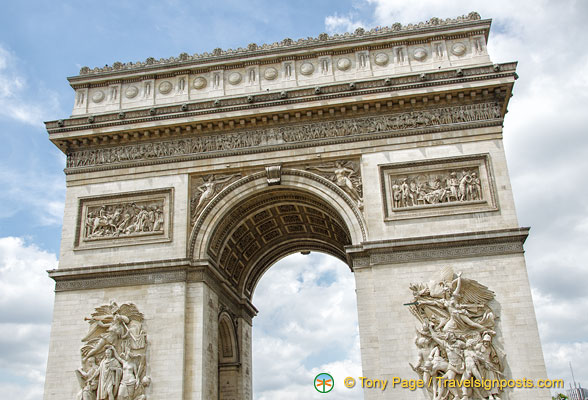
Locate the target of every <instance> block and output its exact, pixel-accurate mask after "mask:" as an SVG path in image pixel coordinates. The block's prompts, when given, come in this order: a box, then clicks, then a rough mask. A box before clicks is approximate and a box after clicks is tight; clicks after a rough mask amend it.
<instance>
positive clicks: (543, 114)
mask: <svg viewBox="0 0 588 400" xmlns="http://www.w3.org/2000/svg"><path fill="white" fill-rule="evenodd" d="M472 10H476V11H478V12H480V14H481V15H482V17H483V18H493V20H494V22H493V28H492V33H491V36H490V42H489V52H490V56H491V58H492V59H493V61H494V62H507V61H513V60H518V61H519V67H518V73H519V75H520V77H521V78H520V79H519V80H518V81H517V83H516V85H515V91H514V97H513V98H512V100H511V103H510V106H509V111H510V112H509V114H508V115H507V117H506V121H505V130H504V135H505V149H506V154H507V160H508V163H509V169H510V173H511V179H512V185H513V191H514V195H515V201H516V206H517V211H518V215H519V220H520V225H521V226H531V227H532V231H531V236H530V238H529V239H528V241H527V244H526V251H527V252H526V257H527V263H528V269H529V277H530V280H531V284H532V286H533V295H534V301H535V304H536V313H537V318H538V321H539V325H540V333H541V337H542V342H543V347H544V353H545V359H546V362H547V366H548V371H549V374H550V376H551V377H554V378H558V377H563V378H565V379H566V380H568V379H569V375H570V374H569V371H568V367H567V363H568V361H572V363H573V364H574V366H575V367H576V378H577V379H578V380H580V381H583V382H585V384H586V385H587V386H588V366H586V362H585V360H586V359H588V339H586V338H588V315H586V313H583V312H581V311H580V310H585V309H588V294H587V293H588V291H587V290H586V282H588V268H587V265H586V261H585V260H586V259H588V249H587V246H586V245H585V243H586V242H587V240H586V239H587V235H588V189H587V188H586V185H585V181H586V175H587V173H588V136H587V135H586V127H587V126H588V113H586V109H588V96H587V93H588V90H587V89H588V54H587V53H586V51H585V50H584V48H585V45H584V44H585V43H586V42H588V29H587V28H585V27H584V25H585V18H586V17H588V4H586V2H582V1H573V0H562V1H547V0H521V1H517V2H512V1H506V0H499V1H494V2H487V1H485V2H477V1H466V0H453V1H443V2H440V1H436V0H422V1H413V2H406V1H397V0H355V1H340V0H339V1H295V2H276V1H262V0H257V1H248V2H242V1H219V0H217V1H197V2H195V1H175V0H168V1H146V0H143V1H130V0H121V1H100V2H91V1H26V0H25V1H20V2H17V1H4V2H3V4H2V12H1V13H0V135H1V139H2V142H1V143H2V145H1V146H0V185H1V187H2V189H1V190H0V393H3V395H4V396H5V397H7V398H10V397H12V398H19V399H25V400H26V399H40V398H41V397H42V384H43V376H44V368H45V365H44V363H45V362H46V353H47V343H48V334H49V324H50V320H51V308H52V287H53V283H52V281H51V280H50V279H49V278H47V277H46V273H45V270H46V269H50V268H54V267H55V266H56V265H57V258H58V254H59V240H60V236H61V218H62V213H63V200H64V195H65V184H64V175H63V172H62V170H63V168H64V165H65V158H64V156H63V155H62V154H61V152H59V151H58V150H57V149H56V148H55V147H54V146H53V145H52V144H51V143H50V142H49V140H48V138H47V134H46V132H45V130H44V127H43V124H42V121H44V120H54V119H59V118H64V117H67V116H69V115H70V113H71V109H72V106H73V98H74V96H73V91H72V89H71V88H70V87H69V85H68V83H67V80H66V77H67V76H72V75H76V74H77V73H78V71H79V68H80V67H81V66H84V65H87V66H90V67H95V66H103V65H105V64H112V63H114V62H115V61H121V62H128V61H132V62H134V61H139V60H145V59H146V58H147V57H155V58H161V57H166V58H167V57H170V56H177V55H179V54H180V53H182V52H187V53H201V52H204V51H211V50H213V49H214V48H216V47H221V48H224V49H227V48H236V47H246V46H247V45H248V44H249V43H252V42H254V43H258V44H262V43H271V42H275V41H279V40H282V39H284V38H286V37H290V38H292V39H298V38H301V37H307V36H317V35H318V34H319V33H321V32H329V33H334V32H344V31H352V30H354V29H355V28H356V27H358V26H363V27H366V28H371V27H373V26H377V25H391V24H392V23H394V22H402V23H414V22H419V21H425V20H427V19H429V18H431V17H433V16H437V17H442V18H447V17H455V16H458V15H462V14H467V13H468V12H469V11H472ZM300 265H304V267H303V268H300ZM284 277H288V278H289V279H290V280H284V279H285V278H284ZM296 282H298V284H297V283H296ZM301 283H304V285H302V286H297V285H299V284H301ZM280 285H283V286H280ZM275 287H283V288H285V289H284V290H286V289H288V288H289V290H292V293H293V295H292V296H291V297H290V298H289V301H288V302H287V303H284V302H281V301H280V302H278V301H276V298H278V297H279V292H275V290H274V289H275ZM353 289H354V287H353V275H352V274H351V273H349V271H348V269H347V267H346V266H345V265H343V264H340V263H338V262H337V261H335V260H334V259H332V258H328V257H326V256H320V255H311V256H308V257H306V258H304V257H302V256H295V257H294V258H292V257H290V258H286V259H284V260H283V261H282V262H280V265H279V266H276V267H275V268H272V269H271V270H270V271H269V272H268V274H267V275H266V276H264V278H263V279H262V281H261V283H260V286H259V288H258V291H257V292H256V295H255V298H254V301H255V304H256V305H257V306H258V308H260V310H261V313H260V316H259V317H257V318H256V320H255V331H254V335H255V336H254V337H255V341H254V346H257V348H255V347H254V354H255V359H254V365H255V370H254V376H258V375H260V373H258V372H259V371H263V370H264V368H265V370H266V371H267V370H268V368H271V365H272V364H271V357H270V355H271V354H272V352H274V353H273V354H274V355H275V351H278V350H277V349H282V348H283V351H282V352H281V353H279V354H280V356H281V357H283V358H287V362H284V365H285V367H284V368H281V369H279V370H275V372H274V373H275V374H276V376H277V377H278V378H279V379H278V382H282V386H281V388H282V390H280V391H277V389H276V388H275V387H269V386H267V385H266V384H264V382H261V381H259V380H256V381H255V384H254V386H255V394H256V398H257V399H258V400H264V399H270V398H271V399H272V400H275V399H280V398H293V397H292V396H296V395H297V394H300V393H302V392H300V390H305V389H303V388H305V387H309V385H307V384H306V382H312V379H313V378H314V376H316V374H317V373H318V372H320V371H319V370H318V369H319V368H324V367H325V366H329V368H332V369H333V370H335V371H359V370H358V368H360V364H359V359H358V354H359V353H358V343H357V333H356V330H357V327H356V325H357V322H356V317H354V318H355V320H354V319H353V318H351V319H349V318H348V316H349V314H353V313H355V309H354V307H355V300H354V290H353ZM300 293H303V294H304V295H303V296H302V295H300ZM300 298H306V299H307V300H306V301H308V299H311V300H312V301H318V302H320V303H322V304H339V305H344V307H343V306H341V307H343V308H344V309H345V310H350V311H348V312H347V313H346V314H345V315H343V314H341V315H334V316H333V318H334V319H333V320H332V321H331V325H333V326H334V327H333V328H330V330H327V332H325V335H326V337H328V336H329V335H341V336H343V337H344V339H342V340H341V341H339V342H336V343H333V344H332V345H333V346H334V347H332V348H331V350H330V351H328V352H326V353H325V354H324V355H321V357H313V358H311V359H307V358H302V357H299V356H297V354H298V353H299V350H300V349H301V348H307V347H308V346H310V339H309V337H310V336H309V335H308V332H312V331H313V329H316V326H314V325H313V324H315V323H316V321H314V320H312V319H308V318H305V304H307V303H305V302H304V301H303V302H302V303H297V302H298V301H299V299H300ZM280 307H283V308H280ZM278 316H279V318H278ZM272 319H273V321H275V320H276V319H277V320H279V321H280V324H275V323H270V321H272ZM354 321H355V322H354ZM331 337H332V336H331ZM325 340H326V339H325ZM325 343H326V342H325ZM319 344H320V343H319ZM280 346H281V347H280ZM258 349H259V350H258ZM280 351H281V350H280ZM292 371H294V372H292ZM342 373H343V372H342ZM358 373H359V372H358ZM255 374H257V375H255ZM288 374H289V375H288ZM349 375H353V374H352V373H350V374H349ZM309 376H310V378H309V379H310V381H307V379H308V377H309ZM305 385H306V386H305ZM284 388H285V389H284ZM310 388H311V389H312V387H310ZM280 396H282V397H280ZM288 396H290V397H288ZM340 396H347V397H345V398H350V399H351V398H361V397H359V395H358V393H357V392H353V391H347V392H344V393H341V394H340ZM340 398H343V397H340Z"/></svg>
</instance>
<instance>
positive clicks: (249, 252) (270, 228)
mask: <svg viewBox="0 0 588 400" xmlns="http://www.w3.org/2000/svg"><path fill="white" fill-rule="evenodd" d="M366 238H367V231H366V229H365V222H364V220H363V216H362V214H361V211H360V210H359V209H358V208H357V204H356V203H355V202H354V201H353V200H352V199H351V198H350V197H349V196H348V195H347V194H346V193H345V192H344V191H343V190H342V189H341V188H339V187H338V186H337V185H335V184H334V183H333V182H331V181H329V180H328V179H325V178H323V177H321V176H319V175H317V174H314V173H311V172H308V171H302V170H296V169H284V170H282V173H281V182H280V185H272V186H269V185H268V181H267V176H266V174H265V173H263V172H260V173H255V174H251V175H249V176H246V177H244V178H241V179H240V180H238V181H235V182H234V183H232V184H230V185H229V186H227V187H226V188H224V189H223V190H222V191H221V192H220V193H218V194H217V195H216V196H215V198H213V199H212V201H211V202H210V203H209V204H208V205H207V206H206V207H205V208H204V209H203V211H202V212H201V214H200V216H199V217H198V219H197V220H196V222H195V225H194V228H193V230H192V234H191V238H190V245H189V250H188V257H189V258H192V259H194V260H206V261H208V262H209V263H210V265H211V266H212V267H214V268H216V269H217V271H219V273H220V274H221V275H222V276H223V277H224V278H225V279H226V280H227V281H228V282H229V283H230V286H232V287H233V288H234V289H235V290H236V291H237V292H238V293H237V294H238V295H239V296H242V297H246V298H248V299H251V297H252V294H253V290H254V288H255V286H256V284H257V282H258V281H259V279H260V278H261V276H262V275H263V273H264V272H265V271H266V270H267V269H268V268H269V267H270V266H271V265H273V264H274V263H275V262H276V261H278V260H279V259H280V258H282V257H285V256H286V255H289V254H292V253H294V252H297V251H306V250H311V251H320V252H324V253H327V254H330V255H333V256H335V257H337V258H339V259H341V260H343V261H344V262H348V259H347V254H346V252H345V247H346V246H349V245H355V244H359V243H361V242H363V241H365V240H366Z"/></svg>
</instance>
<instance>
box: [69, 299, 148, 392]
mask: <svg viewBox="0 0 588 400" xmlns="http://www.w3.org/2000/svg"><path fill="white" fill-rule="evenodd" d="M85 320H86V321H88V322H89V324H90V327H89V329H88V334H87V335H86V336H85V337H84V338H83V339H82V342H83V343H84V345H83V346H82V348H81V349H80V353H81V356H82V367H81V368H79V369H77V370H76V371H75V374H76V377H77V379H78V382H79V384H80V391H79V393H78V395H77V400H145V399H146V396H145V388H146V387H147V386H149V384H150V383H151V378H150V377H149V376H147V375H146V368H147V360H146V351H147V334H146V332H145V331H144V329H143V314H142V313H140V312H139V310H138V309H137V306H135V305H134V304H133V303H124V304H121V305H120V306H119V305H118V304H116V302H114V301H112V302H111V303H110V304H108V305H103V306H100V307H97V308H96V309H95V312H94V313H93V314H92V315H91V316H90V317H87V318H85Z"/></svg>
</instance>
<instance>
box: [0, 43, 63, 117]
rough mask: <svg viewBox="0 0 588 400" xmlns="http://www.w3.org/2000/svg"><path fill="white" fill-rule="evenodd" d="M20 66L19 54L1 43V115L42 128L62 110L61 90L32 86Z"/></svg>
mask: <svg viewBox="0 0 588 400" xmlns="http://www.w3.org/2000/svg"><path fill="white" fill-rule="evenodd" d="M19 67H20V65H19V60H18V58H17V56H16V55H15V54H14V53H12V52H10V51H9V50H7V49H5V48H3V47H2V46H0V117H4V118H7V119H13V120H17V121H19V122H22V123H25V124H28V125H33V126H35V127H39V128H42V127H43V120H45V119H49V118H50V117H52V116H54V115H55V114H57V112H58V111H59V102H58V98H57V94H56V93H54V92H52V91H50V90H46V89H43V88H42V87H40V88H32V87H31V86H30V85H29V81H28V79H27V77H26V76H24V75H23V74H22V73H21V72H20V71H19Z"/></svg>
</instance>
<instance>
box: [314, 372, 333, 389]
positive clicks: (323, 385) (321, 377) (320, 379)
mask: <svg viewBox="0 0 588 400" xmlns="http://www.w3.org/2000/svg"><path fill="white" fill-rule="evenodd" d="M334 387H335V380H334V379H333V377H332V376H331V375H329V374H327V373H325V372H321V373H320V374H318V375H317V376H316V377H315V378H314V388H315V389H316V391H317V392H319V393H329V392H330V391H331V390H333V388H334Z"/></svg>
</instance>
